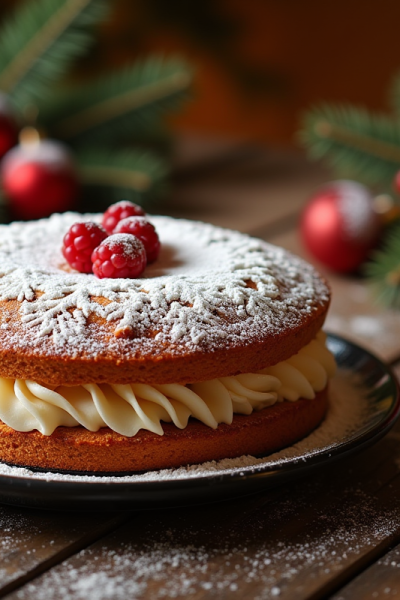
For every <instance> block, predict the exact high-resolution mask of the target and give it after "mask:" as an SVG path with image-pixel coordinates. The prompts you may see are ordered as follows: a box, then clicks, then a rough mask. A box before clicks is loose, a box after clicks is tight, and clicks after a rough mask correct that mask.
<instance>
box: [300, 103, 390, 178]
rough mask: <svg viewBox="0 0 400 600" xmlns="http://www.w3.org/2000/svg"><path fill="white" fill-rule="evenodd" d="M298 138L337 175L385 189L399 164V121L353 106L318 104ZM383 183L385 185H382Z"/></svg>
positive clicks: (311, 154) (306, 119)
mask: <svg viewBox="0 0 400 600" xmlns="http://www.w3.org/2000/svg"><path fill="white" fill-rule="evenodd" d="M299 135H300V140H301V142H302V143H303V145H304V146H305V147H306V148H307V149H308V152H309V155H310V157H311V158H314V159H321V158H323V159H326V160H327V161H328V162H329V163H330V165H331V166H332V167H333V168H334V169H335V170H336V172H337V173H338V174H339V175H340V176H352V177H356V178H357V179H358V180H360V181H362V182H364V183H365V184H367V185H376V184H378V185H379V186H380V188H381V189H383V188H384V189H388V188H390V186H391V183H392V181H393V178H394V176H395V174H396V173H397V171H398V170H399V167H400V122H397V121H396V120H394V119H391V118H389V117H387V116H385V115H372V114H370V113H369V112H367V111H366V110H364V109H361V108H354V107H352V106H332V105H326V104H325V105H321V106H319V107H317V108H315V109H314V110H311V111H309V112H308V113H306V115H305V117H304V120H303V129H302V131H300V134H299ZM385 186H386V187H385Z"/></svg>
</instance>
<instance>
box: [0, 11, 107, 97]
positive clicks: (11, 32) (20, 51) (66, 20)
mask: <svg viewBox="0 0 400 600" xmlns="http://www.w3.org/2000/svg"><path fill="white" fill-rule="evenodd" d="M105 9H106V2H105V0H35V1H34V2H28V3H27V4H25V5H23V6H22V7H21V8H19V9H18V11H17V12H16V13H15V14H14V16H13V17H12V18H10V19H9V20H8V21H7V22H6V23H5V24H4V25H3V27H2V29H1V30H0V90H2V91H3V92H6V93H7V94H9V95H10V96H11V99H12V100H13V101H14V102H15V103H16V104H17V105H19V106H20V108H24V107H25V105H29V104H33V103H36V102H37V101H40V100H41V99H42V98H43V97H44V96H45V95H46V94H47V93H48V88H49V86H51V84H53V83H54V82H55V81H57V80H59V79H60V78H61V77H62V76H63V75H64V74H65V72H66V71H67V69H68V67H69V66H70V64H71V62H72V61H73V60H74V59H75V58H76V57H77V56H80V55H81V54H82V53H83V52H85V51H86V49H87V47H88V45H89V44H90V42H91V39H92V37H91V35H90V33H89V32H88V30H87V28H88V27H89V26H91V25H92V24H94V23H96V22H98V21H99V20H100V19H101V18H103V17H104V15H105Z"/></svg>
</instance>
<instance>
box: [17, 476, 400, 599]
mask: <svg viewBox="0 0 400 600" xmlns="http://www.w3.org/2000/svg"><path fill="white" fill-rule="evenodd" d="M335 485H337V482H335V481H331V482H329V481H327V478H322V479H321V481H319V482H315V481H312V480H311V481H308V482H307V483H306V484H305V485H304V486H297V488H295V489H293V486H291V488H290V489H288V490H287V493H286V494H283V495H281V496H279V497H278V498H277V499H276V501H275V502H265V503H264V504H263V503H262V502H259V503H257V504H256V505H255V506H252V507H251V502H250V509H249V507H248V506H247V505H246V501H244V502H243V505H242V506H238V505H236V506H234V507H233V508H234V510H233V511H232V507H230V505H229V504H227V503H224V504H223V505H220V506H217V507H213V508H212V509H211V510H210V511H209V512H207V513H205V510H204V508H202V507H197V509H193V510H191V511H190V512H189V511H188V510H185V511H179V510H177V511H173V512H172V511H161V510H159V511H157V512H155V511H154V512H152V513H146V515H143V514H142V515H137V516H136V518H134V519H133V520H132V522H131V523H127V524H125V525H124V526H123V527H122V528H121V529H120V530H119V531H116V532H115V533H113V534H111V535H110V536H108V537H106V538H105V539H103V540H100V541H99V542H97V543H96V544H94V545H92V546H90V547H89V548H86V549H84V550H82V551H81V552H79V553H78V554H77V555H76V556H74V557H71V558H70V559H68V560H67V561H65V562H64V563H62V564H60V565H58V566H56V567H53V569H52V570H51V571H50V572H48V573H46V574H44V575H43V576H41V577H39V578H38V579H36V580H34V581H32V582H30V583H28V584H27V585H25V586H24V587H23V588H21V589H20V590H19V591H17V592H16V593H15V597H16V598H19V600H24V599H31V598H35V599H36V600H53V599H56V598H57V599H58V598H68V599H69V600H125V599H127V598H129V599H130V600H134V599H136V598H138V599H139V598H155V599H163V598H189V597H193V598H204V597H207V598H208V597H210V598H231V597H235V598H252V599H253V600H270V599H273V598H276V597H278V598H285V600H292V599H293V598H305V597H307V598H308V597H314V594H315V595H317V592H318V591H321V589H322V588H323V587H324V586H325V585H329V583H330V582H331V581H332V580H333V581H335V578H337V577H340V575H341V574H342V573H343V572H345V571H346V570H347V569H349V568H352V566H354V565H355V563H356V562H357V561H358V560H360V558H361V557H363V558H365V556H366V555H367V554H368V553H369V552H370V551H371V549H373V548H376V547H377V545H378V544H379V542H381V541H382V540H384V539H387V538H388V537H390V536H391V535H393V533H394V532H396V531H398V529H399V525H400V523H399V514H398V510H397V508H396V507H395V508H392V509H391V510H388V509H387V507H383V506H381V504H380V503H379V501H378V500H377V499H376V498H374V497H373V496H372V495H370V494H368V493H366V492H365V491H363V490H362V489H360V488H358V487H356V486H354V485H349V484H347V486H343V487H342V488H341V493H340V494H337V493H336V494H335V493H334V491H333V490H334V487H335ZM294 494H295V495H294ZM310 498H311V502H310ZM313 499H315V501H313ZM264 500H266V499H265V498H264ZM235 509H236V510H235ZM301 523H302V524H303V525H302V526H301V525H300V524H301ZM13 597H14V596H13ZM318 597H320V596H319V595H318Z"/></svg>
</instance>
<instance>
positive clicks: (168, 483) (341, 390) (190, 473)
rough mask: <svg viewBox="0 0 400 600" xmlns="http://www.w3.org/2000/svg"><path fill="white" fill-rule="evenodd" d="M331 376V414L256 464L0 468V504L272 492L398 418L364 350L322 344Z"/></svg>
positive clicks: (387, 381) (121, 505)
mask: <svg viewBox="0 0 400 600" xmlns="http://www.w3.org/2000/svg"><path fill="white" fill-rule="evenodd" d="M328 344H329V348H330V349H331V350H332V352H333V353H334V355H335V357H336V360H337V363H338V366H339V369H338V374H337V376H335V378H334V380H333V381H332V384H331V396H332V408H331V410H330V412H329V414H328V416H327V418H326V420H325V421H324V423H323V424H322V425H321V426H320V427H319V428H318V430H316V432H314V433H312V434H311V436H309V437H308V438H306V440H303V441H301V442H299V443H298V444H296V445H295V446H292V447H291V448H289V449H286V450H285V451H283V452H281V453H277V454H274V455H272V456H268V457H265V458H262V459H254V460H252V459H250V458H249V459H248V460H247V462H246V461H242V462H241V464H240V465H238V461H237V460H233V461H223V462H222V463H219V464H218V463H217V464H216V465H214V467H213V468H212V469H210V468H209V467H208V468H202V467H201V466H200V467H195V468H194V467H190V468H188V469H178V470H170V471H160V472H155V473H154V472H153V473H151V474H142V475H135V476H131V477H129V476H125V477H104V478H103V477H99V476H85V477H83V476H73V475H61V474H60V475H58V474H54V473H52V474H50V475H48V474H47V475H46V474H45V473H38V472H31V471H28V470H26V469H19V468H17V467H6V466H5V465H4V466H1V469H0V473H1V474H0V502H3V503H6V504H15V505H20V506H30V507H38V508H49V509H64V510H71V509H79V510H95V509H97V510H104V509H107V510H110V509H113V510H114V509H117V508H118V509H126V510H129V509H134V508H151V507H156V506H158V505H161V504H162V506H163V507H166V506H172V505H179V504H181V505H182V504H188V503H199V502H205V501H215V500H222V499H224V498H226V497H232V496H240V495H245V494H250V493H252V492H255V491H257V490H260V489H266V488H271V487H275V486H276V485H279V484H281V483H284V482H286V481H290V480H292V479H294V478H297V477H300V476H302V475H305V474H307V473H309V471H310V470H311V469H317V468H318V467H321V466H322V465H326V464H327V463H330V462H332V461H334V460H336V459H337V458H341V457H344V456H348V455H349V454H351V453H353V452H356V451H359V450H362V449H363V448H365V447H366V446H369V445H371V444H373V443H375V442H376V441H377V440H379V439H380V438H381V437H382V436H383V435H384V434H385V433H386V432H387V431H388V430H389V429H390V428H391V427H392V425H393V424H394V422H395V420H396V418H397V417H398V414H399V393H398V385H397V382H396V379H395V377H394V376H393V374H392V372H391V371H390V369H389V368H388V367H387V365H385V364H384V363H383V362H381V361H380V360H379V359H377V358H376V357H375V356H373V355H372V354H370V353H369V352H367V351H366V350H364V349H362V348H360V347H359V346H356V345H355V344H352V343H350V342H348V341H346V340H344V339H342V338H340V337H338V336H335V335H329V336H328Z"/></svg>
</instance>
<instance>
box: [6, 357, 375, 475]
mask: <svg viewBox="0 0 400 600" xmlns="http://www.w3.org/2000/svg"><path fill="white" fill-rule="evenodd" d="M330 397H331V401H330V408H329V411H328V414H327V416H326V418H325V420H324V421H323V423H322V424H321V425H320V427H319V428H317V429H316V430H315V431H314V432H313V433H311V434H310V435H309V436H308V437H306V438H305V439H303V440H301V441H300V442H298V443H297V444H295V445H293V446H291V447H290V448H286V449H284V450H281V451H280V452H276V453H274V454H272V455H270V456H268V457H267V458H265V457H264V458H255V457H254V456H241V457H239V458H233V459H224V460H220V461H211V462H207V463H203V464H201V465H191V466H188V467H181V468H178V469H163V470H161V471H149V472H147V473H142V474H137V475H128V476H122V477H112V476H108V477H107V476H105V477H98V476H90V475H67V474H61V473H36V472H32V471H30V470H29V469H23V468H19V467H10V466H8V465H4V464H3V465H2V464H0V475H7V476H12V477H29V478H32V479H40V480H46V481H66V482H68V481H73V482H87V483H91V482H96V483H98V482H103V483H105V484H109V483H135V482H146V481H165V482H168V481H175V480H183V479H197V478H206V477H210V476H215V475H230V474H231V475H235V474H237V473H238V472H240V473H241V474H243V475H244V474H246V473H250V472H252V471H253V470H254V469H257V468H258V467H267V468H271V469H272V468H275V467H279V466H281V465H283V464H285V463H288V462H293V461H295V462H296V461H304V460H307V458H310V457H312V456H313V455H316V454H318V453H319V452H321V451H327V450H329V449H330V448H334V447H335V446H336V445H337V444H338V443H340V442H341V441H343V440H344V439H345V438H346V436H348V435H349V434H351V433H352V432H353V431H355V430H356V429H358V428H359V427H360V426H361V425H362V424H363V422H364V421H365V420H366V418H367V416H368V414H369V411H370V409H369V408H368V401H367V399H366V398H367V391H366V390H365V389H364V388H363V387H361V385H360V383H359V381H358V378H356V376H355V375H354V374H352V373H351V372H348V371H345V370H340V369H339V371H338V373H337V374H336V376H335V377H334V379H333V380H332V382H331V390H330ZM266 410H268V409H266Z"/></svg>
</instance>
